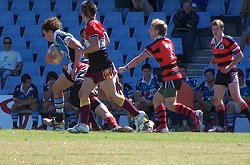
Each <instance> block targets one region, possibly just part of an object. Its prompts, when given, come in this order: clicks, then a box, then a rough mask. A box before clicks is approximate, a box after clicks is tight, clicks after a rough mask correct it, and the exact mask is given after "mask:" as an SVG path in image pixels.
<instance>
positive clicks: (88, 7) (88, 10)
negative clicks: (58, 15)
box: [81, 0, 97, 19]
mask: <svg viewBox="0 0 250 165" xmlns="http://www.w3.org/2000/svg"><path fill="white" fill-rule="evenodd" d="M96 11H97V7H96V5H95V4H94V3H92V2H91V1H89V0H86V1H83V3H82V4H81V12H82V13H83V14H84V15H86V16H87V17H88V18H92V19H94V17H95V15H96Z"/></svg>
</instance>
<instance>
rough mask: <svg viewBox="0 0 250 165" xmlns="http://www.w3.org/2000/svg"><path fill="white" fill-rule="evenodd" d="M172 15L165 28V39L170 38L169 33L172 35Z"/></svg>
mask: <svg viewBox="0 0 250 165" xmlns="http://www.w3.org/2000/svg"><path fill="white" fill-rule="evenodd" d="M174 14H175V13H173V14H172V15H171V17H170V20H169V22H168V28H167V37H168V38H170V37H171V33H172V30H173V28H174V22H173V18H174Z"/></svg>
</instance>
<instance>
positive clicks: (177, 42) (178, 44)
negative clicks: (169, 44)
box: [171, 38, 183, 56]
mask: <svg viewBox="0 0 250 165" xmlns="http://www.w3.org/2000/svg"><path fill="white" fill-rule="evenodd" d="M171 40H172V41H173V43H174V51H175V54H176V55H177V56H178V55H183V48H182V39H181V38H171Z"/></svg>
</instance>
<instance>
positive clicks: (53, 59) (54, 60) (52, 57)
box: [46, 44, 63, 64]
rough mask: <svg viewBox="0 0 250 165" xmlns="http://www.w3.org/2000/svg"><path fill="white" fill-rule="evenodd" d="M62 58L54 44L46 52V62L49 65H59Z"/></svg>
mask: <svg viewBox="0 0 250 165" xmlns="http://www.w3.org/2000/svg"><path fill="white" fill-rule="evenodd" d="M62 58H63V54H62V53H61V52H60V50H59V47H58V46H57V45H56V44H52V45H50V47H49V50H48V52H47V57H46V59H47V62H48V63H51V64H60V63H61V61H62Z"/></svg>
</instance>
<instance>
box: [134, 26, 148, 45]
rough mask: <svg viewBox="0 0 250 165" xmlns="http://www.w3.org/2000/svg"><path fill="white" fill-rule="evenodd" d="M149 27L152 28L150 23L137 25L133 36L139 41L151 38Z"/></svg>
mask: <svg viewBox="0 0 250 165" xmlns="http://www.w3.org/2000/svg"><path fill="white" fill-rule="evenodd" d="M149 28H150V26H149V25H141V26H137V27H136V28H135V31H134V34H133V38H135V39H136V40H137V42H143V41H145V40H148V39H150V36H149V32H148V30H149Z"/></svg>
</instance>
